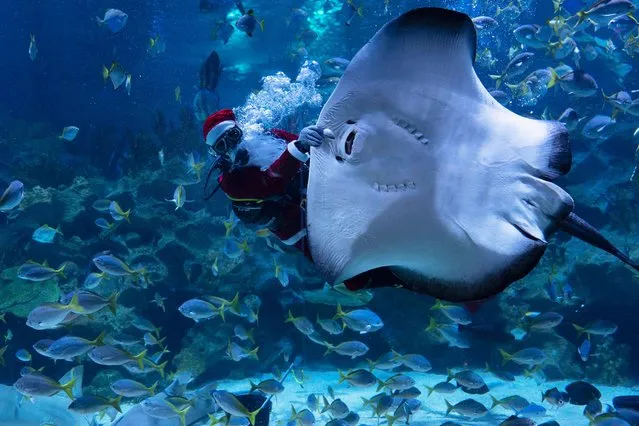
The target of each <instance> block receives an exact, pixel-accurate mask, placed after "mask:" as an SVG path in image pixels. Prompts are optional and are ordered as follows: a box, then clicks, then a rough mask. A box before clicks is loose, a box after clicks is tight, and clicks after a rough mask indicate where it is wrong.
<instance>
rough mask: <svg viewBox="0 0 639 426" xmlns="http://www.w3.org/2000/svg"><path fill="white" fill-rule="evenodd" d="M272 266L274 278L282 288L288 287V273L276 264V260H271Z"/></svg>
mask: <svg viewBox="0 0 639 426" xmlns="http://www.w3.org/2000/svg"><path fill="white" fill-rule="evenodd" d="M273 264H274V266H275V278H277V280H278V281H279V282H280V284H282V287H288V283H289V278H288V272H286V271H285V270H284V269H282V267H281V266H280V265H279V264H278V263H277V260H276V259H275V258H273Z"/></svg>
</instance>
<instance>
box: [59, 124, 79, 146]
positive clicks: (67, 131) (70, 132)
mask: <svg viewBox="0 0 639 426" xmlns="http://www.w3.org/2000/svg"><path fill="white" fill-rule="evenodd" d="M79 131H80V128H78V127H76V126H67V127H65V128H64V129H62V134H61V135H60V136H58V139H64V140H65V141H68V142H71V141H72V140H74V139H75V138H76V136H78V132H79Z"/></svg>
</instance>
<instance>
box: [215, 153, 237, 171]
mask: <svg viewBox="0 0 639 426" xmlns="http://www.w3.org/2000/svg"><path fill="white" fill-rule="evenodd" d="M232 166H233V162H232V161H231V157H229V156H228V155H223V156H222V157H220V159H219V160H218V161H217V164H216V166H215V168H216V169H219V170H220V171H221V172H222V173H226V172H228V171H229V170H231V167H232Z"/></svg>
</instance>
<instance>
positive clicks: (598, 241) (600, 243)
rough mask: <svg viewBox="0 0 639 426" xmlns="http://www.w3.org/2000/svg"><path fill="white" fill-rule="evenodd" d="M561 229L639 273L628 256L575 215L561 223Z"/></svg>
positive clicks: (572, 214)
mask: <svg viewBox="0 0 639 426" xmlns="http://www.w3.org/2000/svg"><path fill="white" fill-rule="evenodd" d="M559 229H561V230H562V231H564V232H566V233H568V234H570V235H572V236H573V237H577V238H579V239H580V240H581V241H585V242H587V243H588V244H591V245H593V246H595V247H597V248H600V249H602V250H605V251H607V252H608V253H610V254H612V255H613V256H615V257H617V258H618V259H620V260H621V261H622V262H623V263H625V264H626V265H629V266H631V267H632V268H633V269H634V270H636V271H639V264H637V263H635V262H633V261H632V260H630V258H629V257H628V256H626V255H625V254H623V253H622V252H621V251H620V250H619V249H618V248H617V247H615V246H614V245H613V244H612V243H611V242H610V241H608V240H607V239H606V237H604V236H603V235H601V233H600V232H599V231H597V230H596V229H595V228H594V227H593V226H592V225H590V224H589V223H588V222H586V221H585V220H583V219H582V218H580V217H579V216H577V215H576V214H574V213H570V214H569V215H568V217H567V218H566V219H564V220H563V221H561V222H560V223H559Z"/></svg>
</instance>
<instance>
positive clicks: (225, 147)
mask: <svg viewBox="0 0 639 426" xmlns="http://www.w3.org/2000/svg"><path fill="white" fill-rule="evenodd" d="M241 140H242V129H240V128H239V127H237V126H234V127H231V128H230V129H228V130H227V131H225V132H224V133H222V136H220V137H219V138H217V140H216V141H215V143H214V144H213V145H212V146H211V147H210V148H209V152H210V153H211V155H215V154H217V155H224V154H227V153H228V152H230V151H231V150H233V149H235V147H237V145H238V144H239V143H240V141H241Z"/></svg>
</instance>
